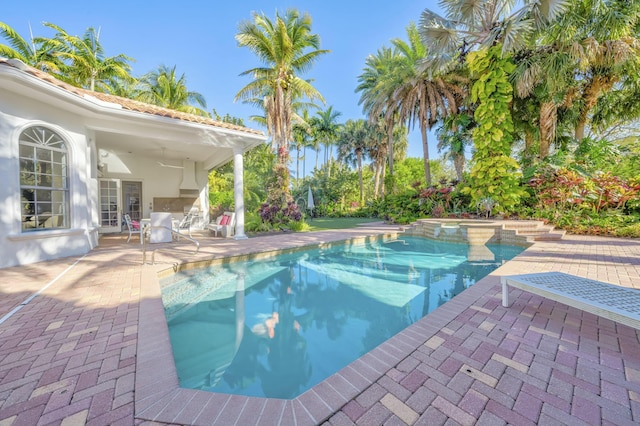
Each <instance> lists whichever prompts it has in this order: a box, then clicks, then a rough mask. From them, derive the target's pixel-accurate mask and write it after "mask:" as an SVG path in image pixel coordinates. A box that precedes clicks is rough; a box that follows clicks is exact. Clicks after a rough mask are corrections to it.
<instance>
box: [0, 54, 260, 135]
mask: <svg viewBox="0 0 640 426" xmlns="http://www.w3.org/2000/svg"><path fill="white" fill-rule="evenodd" d="M0 66H9V67H13V68H16V69H20V70H22V71H23V72H25V73H27V74H30V75H32V76H34V77H36V78H38V79H40V80H42V81H45V82H47V83H49V84H52V85H54V86H56V87H59V88H61V89H64V90H66V91H67V92H70V93H73V94H75V95H78V96H80V97H82V98H85V95H86V96H90V97H93V98H96V99H98V100H101V101H104V102H110V103H114V104H117V105H120V106H121V107H122V109H125V110H129V111H136V112H142V113H145V114H152V115H158V116H161V117H167V118H173V119H176V120H182V121H189V122H192V123H199V124H206V125H209V126H213V127H219V128H222V129H229V130H236V131H239V132H244V133H250V134H254V135H261V136H262V135H264V133H263V132H261V131H259V130H254V129H249V128H247V127H243V126H238V125H235V124H231V123H225V122H222V121H217V120H213V119H211V118H208V117H201V116H198V115H194V114H187V113H185V112H180V111H175V110H172V109H169V108H163V107H159V106H156V105H151V104H147V103H144V102H140V101H134V100H133V99H127V98H123V97H120V96H115V95H110V94H107V93H100V92H93V91H91V90H87V89H82V88H79V87H75V86H72V85H70V84H68V83H65V82H63V81H60V80H58V79H57V78H55V77H54V76H52V75H50V74H47V73H46V72H44V71H40V70H38V69H36V68H33V67H30V66H28V65H24V64H23V63H22V62H19V63H16V62H15V60H8V59H6V58H3V57H0ZM85 99H86V98H85Z"/></svg>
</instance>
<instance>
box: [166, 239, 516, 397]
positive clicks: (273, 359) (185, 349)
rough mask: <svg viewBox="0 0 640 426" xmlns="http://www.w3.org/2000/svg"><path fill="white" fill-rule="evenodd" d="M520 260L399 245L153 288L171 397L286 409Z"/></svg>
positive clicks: (222, 270)
mask: <svg viewBox="0 0 640 426" xmlns="http://www.w3.org/2000/svg"><path fill="white" fill-rule="evenodd" d="M522 250H524V248H522V247H517V246H507V245H488V246H481V247H478V246H468V245H465V244H456V243H442V242H438V241H433V240H429V239H425V238H420V237H410V236H407V237H404V236H403V237H402V238H401V239H397V240H389V239H388V238H387V239H383V238H380V239H377V240H372V241H367V242H364V241H363V242H347V243H345V244H343V245H337V246H332V247H330V248H315V249H308V250H300V251H295V252H291V253H288V254H279V255H276V256H274V257H270V258H262V259H259V260H254V261H246V262H230V263H226V264H222V265H218V266H214V267H210V268H206V269H201V270H196V271H190V272H185V273H178V274H176V275H174V276H172V277H169V278H167V279H164V280H163V281H162V282H161V288H162V299H163V303H164V306H165V314H166V317H167V322H168V325H169V335H170V338H171V344H172V347H173V354H174V359H175V363H176V369H177V372H178V377H179V379H180V385H181V386H182V387H185V388H193V389H202V390H206V391H212V392H222V393H229V394H238V395H245V396H257V397H268V398H284V399H292V398H295V397H297V396H298V395H300V394H301V393H303V392H304V391H306V390H307V389H310V388H311V387H313V386H315V385H316V384H318V383H319V382H321V381H322V380H324V379H326V378H327V377H329V376H330V375H332V374H334V373H335V372H337V371H339V370H340V369H342V368H343V367H345V366H346V365H347V364H349V363H351V362H352V361H354V360H356V359H357V358H359V357H360V356H362V355H363V354H365V353H367V352H368V351H370V350H371V349H373V348H374V347H376V346H377V345H379V344H380V343H382V342H384V341H385V340H387V339H388V338H390V337H392V336H393V335H395V334H397V333H398V332H400V331H402V330H403V329H404V328H406V327H407V326H409V325H410V324H412V323H414V322H416V321H418V320H419V319H420V318H422V317H423V316H425V315H427V314H428V313H429V312H431V311H432V310H434V309H435V308H437V307H438V306H440V305H441V304H443V303H445V302H446V301H448V300H450V299H451V298H452V297H454V296H455V295H457V294H459V293H460V292H462V291H463V290H464V289H466V288H467V287H469V286H471V285H472V284H474V283H475V282H476V281H477V280H479V279H481V278H483V277H484V276H486V275H487V274H489V273H490V272H491V271H493V270H495V269H496V268H497V267H499V266H500V265H501V264H502V263H503V262H505V261H507V260H509V259H511V258H513V257H514V256H516V255H517V254H519V253H520V252H521V251H522Z"/></svg>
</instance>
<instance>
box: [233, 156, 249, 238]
mask: <svg viewBox="0 0 640 426" xmlns="http://www.w3.org/2000/svg"><path fill="white" fill-rule="evenodd" d="M233 200H234V204H235V206H236V231H235V233H234V236H233V238H234V239H236V240H246V239H247V236H246V235H245V234H244V167H243V163H242V150H241V149H238V148H236V149H234V150H233Z"/></svg>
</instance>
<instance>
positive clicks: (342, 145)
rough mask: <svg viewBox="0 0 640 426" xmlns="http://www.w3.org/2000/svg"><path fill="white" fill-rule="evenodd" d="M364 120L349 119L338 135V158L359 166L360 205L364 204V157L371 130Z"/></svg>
mask: <svg viewBox="0 0 640 426" xmlns="http://www.w3.org/2000/svg"><path fill="white" fill-rule="evenodd" d="M368 127H369V126H368V124H367V123H366V122H365V121H364V120H347V122H346V123H345V124H344V126H343V127H342V129H341V130H340V133H339V135H338V160H339V161H344V162H345V163H346V164H348V165H352V164H355V165H356V167H357V168H358V178H359V182H360V205H361V206H363V205H364V183H363V181H362V157H363V156H365V154H366V150H367V145H368V144H369V140H368V138H369V134H370V130H369V128H368Z"/></svg>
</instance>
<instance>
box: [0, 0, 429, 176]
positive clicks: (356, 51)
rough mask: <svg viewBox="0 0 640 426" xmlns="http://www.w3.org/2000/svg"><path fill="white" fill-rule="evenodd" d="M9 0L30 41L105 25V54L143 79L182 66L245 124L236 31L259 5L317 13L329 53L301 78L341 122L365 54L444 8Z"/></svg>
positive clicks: (407, 3)
mask: <svg viewBox="0 0 640 426" xmlns="http://www.w3.org/2000/svg"><path fill="white" fill-rule="evenodd" d="M2 3H4V4H3V5H2V13H0V21H2V22H4V23H6V24H8V25H10V26H11V27H13V28H14V29H15V30H16V31H18V33H19V34H20V35H21V36H22V37H24V38H27V37H28V36H29V24H31V28H32V30H33V33H34V35H35V36H47V37H49V36H52V35H53V33H52V32H51V30H50V29H49V28H46V27H43V26H42V22H45V21H47V22H51V23H54V24H56V25H58V26H60V27H62V28H63V29H65V30H66V31H67V32H68V33H70V34H75V35H82V34H83V33H84V31H85V30H86V29H87V28H88V27H94V28H96V29H97V28H100V30H101V34H100V41H101V44H102V46H103V48H104V49H105V51H106V55H107V56H114V55H117V54H120V53H124V54H126V55H128V56H130V57H133V58H134V59H135V60H136V61H135V62H134V63H133V74H134V75H136V76H138V75H142V74H144V73H146V72H149V71H151V70H154V69H156V68H157V67H158V65H160V64H164V65H167V66H170V67H172V66H174V65H177V68H176V70H177V72H178V73H179V74H182V73H184V74H185V75H186V79H187V86H188V87H189V90H192V91H196V92H199V93H201V94H203V95H204V97H205V99H206V101H207V109H208V110H209V111H210V110H211V109H212V108H215V109H216V110H217V111H218V113H219V114H221V115H224V114H225V113H229V114H231V115H233V116H237V117H241V118H244V119H245V123H246V124H247V125H248V126H249V127H257V125H255V124H253V123H251V122H249V121H247V120H246V119H247V117H248V116H250V115H253V114H258V113H259V111H257V110H256V109H255V108H254V107H252V106H249V105H244V104H242V103H234V97H235V94H236V93H237V92H238V90H240V89H241V88H242V87H243V86H244V85H246V84H247V83H248V82H249V81H250V79H249V77H240V76H239V74H240V73H242V72H243V71H245V70H247V69H250V68H253V67H256V66H258V65H259V62H258V61H257V58H256V57H255V56H254V55H253V54H251V52H249V50H248V49H246V48H240V47H238V46H237V43H236V40H235V38H234V37H235V34H236V33H237V30H238V24H239V23H240V22H241V21H243V20H249V19H251V16H252V12H253V11H257V12H262V11H263V12H265V13H266V14H267V15H268V16H270V17H273V16H274V15H275V11H276V9H277V10H278V11H284V10H286V9H287V8H290V7H294V8H297V9H298V10H300V11H301V12H308V13H309V14H310V15H311V17H312V19H313V25H312V30H313V32H315V33H317V34H318V35H319V36H320V38H321V48H323V49H329V50H331V52H330V53H328V54H326V55H324V56H323V57H321V58H320V60H319V61H318V62H317V64H316V65H315V66H314V67H313V68H312V69H311V71H310V72H309V73H308V74H306V75H304V77H305V78H312V79H314V85H315V87H316V88H317V89H318V90H319V91H320V92H321V93H322V95H323V96H324V97H325V99H326V101H327V106H328V105H333V107H334V110H337V111H340V112H341V113H342V116H341V117H340V120H341V121H342V122H344V121H346V120H347V119H349V118H353V119H357V118H362V117H363V115H362V109H361V107H360V106H359V105H358V99H359V95H358V94H356V93H355V92H354V90H355V88H356V86H357V76H358V75H359V74H361V72H362V69H363V67H364V63H365V58H366V57H367V55H369V54H374V53H375V52H376V51H377V49H379V48H380V47H382V46H383V45H387V46H388V45H390V40H391V39H393V38H406V32H405V28H406V26H407V25H408V24H409V22H411V21H415V22H417V21H418V20H419V18H420V13H421V12H422V11H423V10H424V8H432V9H434V10H438V8H437V4H436V1H435V0H428V1H416V0H395V1H390V2H386V1H385V2H383V1H366V0H342V1H335V0H325V1H318V0H315V1H311V0H307V1H303V0H301V1H289V2H285V1H260V0H253V1H249V0H231V1H224V2H222V1H184V2H173V1H171V2H168V1H160V0H159V1H155V2H142V1H139V0H129V1H122V0H112V1H109V2H87V1H77V0H65V1H63V2H53V1H50V0H31V1H29V2H18V1H15V2H14V1H8V0H4V1H2ZM1 42H2V43H4V40H2V41H1ZM429 139H430V140H429V142H430V143H429V145H430V154H431V158H435V157H437V156H439V155H438V153H437V149H436V140H435V137H434V136H433V134H432V133H431V134H430V138H429ZM409 156H412V157H422V145H421V141H420V135H419V132H418V131H417V130H415V131H413V132H412V133H411V134H410V138H409ZM320 158H322V154H321V156H320ZM308 164H309V163H308ZM307 170H309V168H307Z"/></svg>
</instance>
